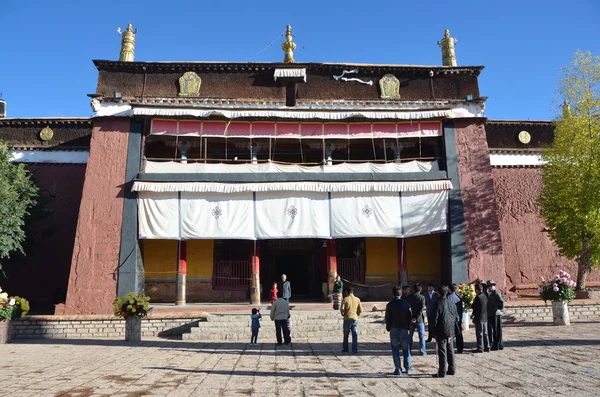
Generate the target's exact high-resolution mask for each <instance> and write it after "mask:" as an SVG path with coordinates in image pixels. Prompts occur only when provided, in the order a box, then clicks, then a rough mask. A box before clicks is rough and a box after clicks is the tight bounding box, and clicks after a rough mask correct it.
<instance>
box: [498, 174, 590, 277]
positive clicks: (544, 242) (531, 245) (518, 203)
mask: <svg viewBox="0 0 600 397" xmlns="http://www.w3.org/2000/svg"><path fill="white" fill-rule="evenodd" d="M492 175H493V178H494V187H495V191H496V203H497V208H498V218H499V220H500V230H501V232H502V251H503V252H504V263H505V266H506V279H507V284H508V288H511V287H513V286H518V288H519V289H531V288H532V287H535V286H534V285H533V284H538V283H539V282H540V281H541V278H540V277H545V278H548V277H552V276H553V275H554V274H556V273H557V272H558V270H560V269H563V270H565V271H567V272H569V273H571V274H572V275H573V276H575V274H576V271H577V264H576V263H575V261H572V260H569V259H566V258H564V257H562V256H560V255H559V253H558V249H557V247H556V246H555V245H554V243H553V242H552V241H551V240H550V239H549V238H548V235H547V234H546V233H544V232H543V229H544V223H543V221H542V219H541V218H540V217H539V215H538V214H539V208H538V206H537V204H536V201H537V198H538V195H539V194H540V191H541V188H542V178H541V169H540V168H494V169H492ZM588 280H589V281H592V282H593V281H596V282H598V281H600V271H598V270H597V271H594V272H592V273H591V274H590V275H589V276H588Z"/></svg>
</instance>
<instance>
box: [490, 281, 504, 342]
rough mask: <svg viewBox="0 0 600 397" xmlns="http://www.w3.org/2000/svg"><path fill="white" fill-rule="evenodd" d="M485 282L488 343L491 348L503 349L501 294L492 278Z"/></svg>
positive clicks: (502, 304)
mask: <svg viewBox="0 0 600 397" xmlns="http://www.w3.org/2000/svg"><path fill="white" fill-rule="evenodd" d="M486 284H487V287H488V303H487V315H488V337H489V338H490V345H492V350H503V349H504V344H503V343H502V310H503V309H504V299H502V295H500V292H499V291H498V290H497V289H496V283H495V282H494V280H488V281H487V283H486Z"/></svg>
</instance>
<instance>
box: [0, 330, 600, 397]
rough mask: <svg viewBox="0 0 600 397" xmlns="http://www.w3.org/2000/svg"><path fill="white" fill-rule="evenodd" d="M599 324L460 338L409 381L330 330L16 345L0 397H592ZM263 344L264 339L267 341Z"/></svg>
mask: <svg viewBox="0 0 600 397" xmlns="http://www.w3.org/2000/svg"><path fill="white" fill-rule="evenodd" d="M599 326H600V324H599V323H580V324H574V325H572V326H571V327H553V326H539V325H532V324H516V325H505V328H504V337H505V350H503V351H498V352H491V353H484V354H473V353H470V350H471V349H473V348H474V332H473V331H472V330H471V331H468V332H466V333H465V339H466V349H465V354H461V355H457V356H456V357H457V368H458V370H457V374H456V375H455V376H447V377H446V378H444V379H434V378H431V374H432V373H434V372H436V371H437V362H436V356H435V350H434V349H435V345H434V344H433V343H431V344H428V348H429V354H428V355H427V356H426V357H420V356H414V357H413V366H414V369H415V371H414V373H413V374H411V375H404V376H394V375H391V372H392V370H393V362H392V357H391V352H390V348H389V339H388V336H387V335H386V334H372V335H371V334H370V335H361V336H360V337H359V354H358V355H352V354H345V353H342V352H341V351H340V350H341V343H340V340H339V336H340V335H336V333H339V332H334V331H332V332H330V333H329V334H328V335H326V336H322V337H313V338H308V339H305V338H304V339H303V338H296V339H294V343H293V344H292V346H282V347H277V346H275V345H274V343H273V342H272V340H270V339H269V338H263V339H262V342H261V343H260V344H259V345H256V346H250V345H249V344H248V343H246V342H245V341H236V340H234V341H216V342H210V341H201V340H198V341H175V340H165V339H157V338H155V339H148V340H144V341H143V342H141V343H139V344H135V345H133V344H128V343H125V342H123V341H121V340H106V339H103V340H71V339H61V340H47V339H31V340H29V339H28V340H18V341H16V342H15V343H11V344H7V345H0V357H2V367H3V369H4V370H5V371H7V370H8V371H11V370H12V369H13V368H14V369H17V370H18V373H19V376H20V379H21V381H20V382H14V379H12V377H1V378H0V395H2V396H4V395H6V396H23V397H25V396H35V397H44V396H53V397H56V396H61V395H63V396H86V397H87V396H102V395H104V396H107V395H110V396H142V395H156V396H173V397H179V396H197V395H220V396H277V395H279V396H286V397H287V396H377V397H379V396H427V397H431V396H433V395H437V396H469V397H473V396H490V395H496V396H507V397H516V396H536V397H539V396H541V397H543V396H560V395H577V396H578V397H587V396H598V395H600V380H598V379H600V334H599V333H598V332H597V330H598V327H599ZM271 339H272V338H271Z"/></svg>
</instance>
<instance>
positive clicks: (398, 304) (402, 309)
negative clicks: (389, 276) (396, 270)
mask: <svg viewBox="0 0 600 397" xmlns="http://www.w3.org/2000/svg"><path fill="white" fill-rule="evenodd" d="M392 293H393V294H394V299H392V300H391V301H390V302H389V303H388V304H387V306H386V307H385V329H386V330H387V331H388V332H389V333H390V343H391V345H392V357H393V359H394V367H395V369H394V375H400V373H401V370H402V367H401V366H400V348H402V357H403V359H404V360H403V361H404V363H403V364H404V370H405V372H406V373H409V372H411V371H412V357H411V355H410V349H409V344H408V338H409V327H410V324H411V323H412V321H413V315H412V311H411V309H410V304H409V303H408V302H407V301H406V300H405V299H401V297H400V295H401V293H402V289H401V288H400V287H394V288H393V290H392Z"/></svg>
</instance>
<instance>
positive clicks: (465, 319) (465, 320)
mask: <svg viewBox="0 0 600 397" xmlns="http://www.w3.org/2000/svg"><path fill="white" fill-rule="evenodd" d="M472 312H473V310H471V309H467V310H463V313H462V318H461V321H460V322H461V326H462V330H463V331H468V330H469V318H471V313H472Z"/></svg>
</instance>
